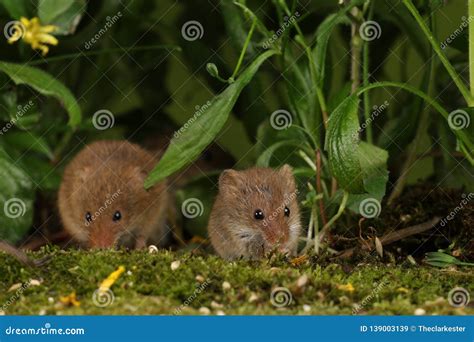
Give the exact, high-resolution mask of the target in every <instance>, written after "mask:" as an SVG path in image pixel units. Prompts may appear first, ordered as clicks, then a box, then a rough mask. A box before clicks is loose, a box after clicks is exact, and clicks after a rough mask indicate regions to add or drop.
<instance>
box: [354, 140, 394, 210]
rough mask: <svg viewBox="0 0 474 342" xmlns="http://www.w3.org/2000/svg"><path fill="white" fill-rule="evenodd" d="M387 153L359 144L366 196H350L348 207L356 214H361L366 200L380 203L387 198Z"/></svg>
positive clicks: (372, 146)
mask: <svg viewBox="0 0 474 342" xmlns="http://www.w3.org/2000/svg"><path fill="white" fill-rule="evenodd" d="M387 160H388V153H387V151H385V150H383V149H381V148H379V147H377V146H374V145H371V144H368V143H366V142H364V141H361V142H360V143H359V162H360V166H361V169H362V175H363V183H364V190H365V191H366V192H367V193H366V194H362V195H360V194H350V195H349V199H348V200H347V207H348V208H349V209H351V210H352V211H354V212H356V213H360V204H361V202H362V201H364V200H368V199H371V200H372V201H373V200H374V199H375V200H377V201H378V202H379V203H381V202H382V199H383V197H384V196H385V191H386V185H387V182H388V172H387Z"/></svg>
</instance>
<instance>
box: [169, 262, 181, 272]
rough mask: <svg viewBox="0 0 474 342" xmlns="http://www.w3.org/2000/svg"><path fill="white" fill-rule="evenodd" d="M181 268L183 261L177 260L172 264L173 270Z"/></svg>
mask: <svg viewBox="0 0 474 342" xmlns="http://www.w3.org/2000/svg"><path fill="white" fill-rule="evenodd" d="M179 266H181V261H179V260H176V261H173V262H172V263H171V270H172V271H176V270H177V269H178V268H179Z"/></svg>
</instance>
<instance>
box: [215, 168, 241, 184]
mask: <svg viewBox="0 0 474 342" xmlns="http://www.w3.org/2000/svg"><path fill="white" fill-rule="evenodd" d="M239 183H240V176H239V172H238V171H235V170H232V169H227V170H224V171H222V173H221V175H220V176H219V189H222V188H227V187H233V188H235V187H237V186H238V185H239Z"/></svg>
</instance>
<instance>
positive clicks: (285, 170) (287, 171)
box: [278, 164, 296, 189]
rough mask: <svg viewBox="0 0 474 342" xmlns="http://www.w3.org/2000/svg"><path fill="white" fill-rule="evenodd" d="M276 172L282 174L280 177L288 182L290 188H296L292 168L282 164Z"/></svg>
mask: <svg viewBox="0 0 474 342" xmlns="http://www.w3.org/2000/svg"><path fill="white" fill-rule="evenodd" d="M278 172H279V173H280V175H281V176H282V178H283V179H284V180H285V182H286V183H287V184H288V186H289V187H290V189H295V188H296V182H295V177H294V175H293V168H292V167H291V166H290V165H288V164H285V165H283V166H282V167H281V168H280V169H279V170H278Z"/></svg>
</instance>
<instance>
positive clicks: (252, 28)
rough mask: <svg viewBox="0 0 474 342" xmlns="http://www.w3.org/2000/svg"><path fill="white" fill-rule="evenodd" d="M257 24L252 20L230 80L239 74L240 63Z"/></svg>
mask: <svg viewBox="0 0 474 342" xmlns="http://www.w3.org/2000/svg"><path fill="white" fill-rule="evenodd" d="M256 23H257V20H256V19H255V18H254V19H253V21H252V26H251V27H250V31H249V34H248V35H247V38H246V39H245V43H244V46H243V47H242V51H241V52H240V56H239V60H238V61H237V65H236V66H235V69H234V72H233V73H232V76H231V77H230V78H231V79H232V80H233V79H234V78H235V76H237V73H238V72H239V69H240V66H241V65H242V61H243V60H244V57H245V52H246V51H247V47H248V46H249V43H250V39H251V38H252V35H253V31H254V30H255V24H256Z"/></svg>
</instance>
